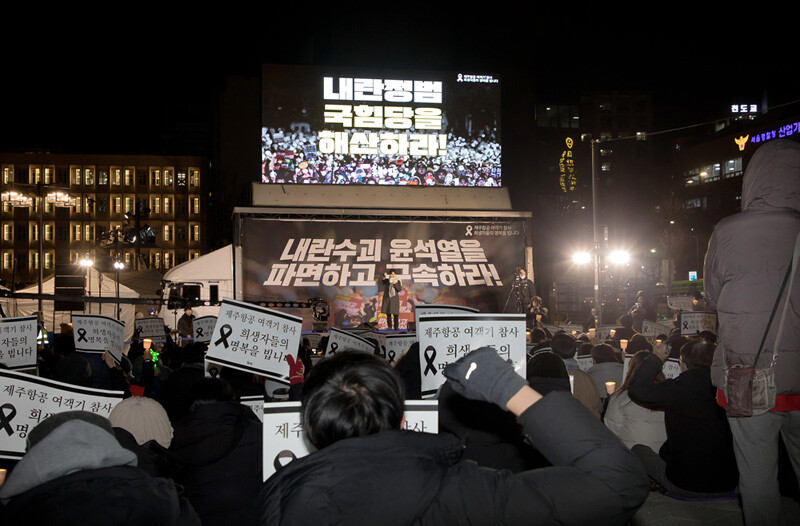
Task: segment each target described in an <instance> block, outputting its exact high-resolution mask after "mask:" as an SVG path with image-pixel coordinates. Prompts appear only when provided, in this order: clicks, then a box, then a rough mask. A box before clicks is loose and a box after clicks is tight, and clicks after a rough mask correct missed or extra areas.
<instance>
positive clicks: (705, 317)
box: [680, 312, 717, 336]
mask: <svg viewBox="0 0 800 526" xmlns="http://www.w3.org/2000/svg"><path fill="white" fill-rule="evenodd" d="M680 320H681V322H680V323H681V335H682V336H694V335H695V334H697V333H699V332H703V331H709V332H712V333H714V334H716V333H717V313H716V312H682V313H681V316H680Z"/></svg>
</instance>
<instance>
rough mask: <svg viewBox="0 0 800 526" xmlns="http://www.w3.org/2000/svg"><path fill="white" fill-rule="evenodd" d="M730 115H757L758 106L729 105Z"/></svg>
mask: <svg viewBox="0 0 800 526" xmlns="http://www.w3.org/2000/svg"><path fill="white" fill-rule="evenodd" d="M731 113H734V114H737V115H742V114H753V113H758V104H731Z"/></svg>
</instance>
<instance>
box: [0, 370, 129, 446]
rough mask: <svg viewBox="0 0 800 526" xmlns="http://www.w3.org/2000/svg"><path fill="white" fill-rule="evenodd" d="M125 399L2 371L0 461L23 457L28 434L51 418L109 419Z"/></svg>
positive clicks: (23, 374) (96, 390)
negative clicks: (84, 415) (78, 414)
mask: <svg viewBox="0 0 800 526" xmlns="http://www.w3.org/2000/svg"><path fill="white" fill-rule="evenodd" d="M123 396H124V393H123V392H122V391H107V390H105V389H93V388H91V387H80V386H76V385H71V384H67V383H63V382H57V381H55V380H50V379H47V378H40V377H38V376H33V375H29V374H25V373H21V372H18V371H7V370H4V369H0V458H11V459H19V458H22V456H23V455H24V454H25V445H26V444H25V438H26V437H27V436H28V433H30V432H31V430H32V429H33V428H34V427H36V426H37V425H38V424H39V422H41V421H42V420H44V419H45V418H47V417H48V416H50V415H53V414H56V413H63V412H65V411H89V412H92V413H96V414H98V415H100V416H104V417H106V418H108V415H109V414H110V413H111V410H112V409H113V408H114V406H116V405H117V403H119V402H120V401H121V400H122V398H123Z"/></svg>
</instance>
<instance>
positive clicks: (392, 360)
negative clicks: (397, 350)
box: [389, 351, 395, 363]
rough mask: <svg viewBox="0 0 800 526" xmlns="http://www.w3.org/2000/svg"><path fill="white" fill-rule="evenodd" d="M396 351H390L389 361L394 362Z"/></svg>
mask: <svg viewBox="0 0 800 526" xmlns="http://www.w3.org/2000/svg"><path fill="white" fill-rule="evenodd" d="M394 357H395V354H394V351H389V363H394Z"/></svg>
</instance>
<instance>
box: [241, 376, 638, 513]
mask: <svg viewBox="0 0 800 526" xmlns="http://www.w3.org/2000/svg"><path fill="white" fill-rule="evenodd" d="M518 421H519V423H520V424H521V425H522V428H523V431H524V433H525V435H526V437H527V439H528V440H529V442H530V443H531V445H533V447H535V448H536V449H537V450H538V451H540V452H541V453H542V454H543V455H544V456H545V457H546V458H547V459H548V460H549V461H550V462H551V463H552V464H553V466H554V467H548V468H542V469H534V470H530V471H525V472H522V473H516V474H514V473H512V472H510V471H508V470H499V471H496V470H493V469H488V468H482V467H479V466H478V465H477V464H476V463H474V462H471V461H465V460H461V446H460V444H459V441H458V439H457V438H455V437H454V436H453V435H447V434H441V435H433V434H428V433H416V432H413V431H401V430H397V431H394V430H391V431H383V432H381V433H377V434H374V435H368V436H364V437H356V438H348V439H345V440H340V441H338V442H336V443H334V444H332V445H330V446H328V447H326V448H324V449H321V450H319V451H316V452H314V453H312V454H310V455H308V456H306V457H303V458H299V459H296V460H293V461H292V462H290V463H289V464H287V465H286V466H285V467H283V468H282V469H280V470H278V471H277V472H276V473H275V474H274V475H272V476H271V477H270V478H269V479H268V480H267V481H266V483H265V484H264V486H263V488H262V490H261V493H260V494H259V496H258V499H257V504H256V506H257V515H258V517H259V518H260V519H259V523H260V524H264V525H290V524H291V525H294V524H313V525H315V526H323V525H328V524H331V525H332V524H381V525H394V524H396V525H407V524H419V525H422V524H437V525H440V524H447V525H456V524H506V525H511V524H562V525H563V524H625V523H627V521H628V520H630V518H631V517H632V516H633V514H634V513H635V512H636V510H637V509H638V508H639V506H641V504H642V503H643V502H644V500H645V499H646V498H647V493H648V489H649V488H648V482H647V476H646V475H645V473H644V470H643V468H642V466H641V464H640V463H639V462H638V460H636V458H635V457H634V456H633V454H632V453H631V452H630V451H629V450H628V448H626V447H625V446H624V445H623V444H622V442H620V441H619V439H617V438H616V437H615V436H614V435H613V434H612V433H611V432H610V431H608V429H606V428H605V426H604V425H603V424H602V423H601V422H600V421H599V420H598V419H596V418H593V417H592V416H590V414H589V413H588V412H587V411H586V409H585V408H584V407H583V406H581V404H580V402H578V401H577V400H575V399H574V398H573V397H572V396H571V395H570V394H569V393H564V392H552V393H549V394H547V395H546V396H545V397H544V398H542V399H541V400H540V401H539V402H537V403H535V404H534V405H532V406H531V407H530V408H528V409H527V410H526V411H525V412H524V413H523V414H522V415H520V417H519V419H518Z"/></svg>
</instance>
